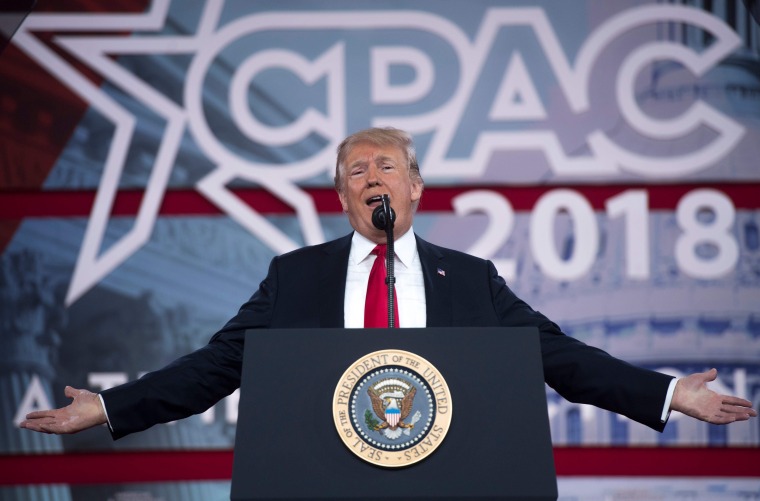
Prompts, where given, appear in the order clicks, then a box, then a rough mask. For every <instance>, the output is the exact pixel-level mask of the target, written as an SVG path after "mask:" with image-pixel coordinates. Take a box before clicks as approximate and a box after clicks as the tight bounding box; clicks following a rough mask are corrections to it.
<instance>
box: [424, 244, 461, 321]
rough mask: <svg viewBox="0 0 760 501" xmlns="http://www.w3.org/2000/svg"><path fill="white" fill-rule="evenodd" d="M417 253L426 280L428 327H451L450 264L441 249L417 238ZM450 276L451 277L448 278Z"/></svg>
mask: <svg viewBox="0 0 760 501" xmlns="http://www.w3.org/2000/svg"><path fill="white" fill-rule="evenodd" d="M415 237H416V238H417V252H418V253H419V256H420V263H421V264H422V276H423V277H424V280H425V304H426V308H425V309H426V312H427V326H428V327H449V326H451V311H452V304H451V278H450V274H449V269H448V263H447V261H446V259H445V258H444V256H443V253H441V251H440V249H439V248H438V247H436V246H435V245H433V244H430V243H428V242H426V241H424V240H422V239H421V238H420V237H417V236H416V235H415ZM447 275H449V276H447Z"/></svg>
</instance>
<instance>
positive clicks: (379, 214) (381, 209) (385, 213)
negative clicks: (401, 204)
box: [372, 195, 396, 230]
mask: <svg viewBox="0 0 760 501" xmlns="http://www.w3.org/2000/svg"><path fill="white" fill-rule="evenodd" d="M381 198H382V203H381V204H380V205H378V206H377V207H375V210H374V211H372V224H374V225H375V228H377V229H378V230H387V229H388V228H387V226H388V221H389V220H390V222H391V224H390V229H393V223H394V222H396V211H394V210H393V207H391V199H390V197H389V196H388V195H382V197H381ZM389 215H390V217H389Z"/></svg>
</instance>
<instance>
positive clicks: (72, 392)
mask: <svg viewBox="0 0 760 501" xmlns="http://www.w3.org/2000/svg"><path fill="white" fill-rule="evenodd" d="M82 391H84V390H78V389H76V388H74V387H72V386H67V387H66V388H64V389H63V394H64V395H66V396H67V397H69V398H75V397H77V396H78V395H79V394H81V393H82Z"/></svg>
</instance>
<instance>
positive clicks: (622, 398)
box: [102, 235, 671, 438]
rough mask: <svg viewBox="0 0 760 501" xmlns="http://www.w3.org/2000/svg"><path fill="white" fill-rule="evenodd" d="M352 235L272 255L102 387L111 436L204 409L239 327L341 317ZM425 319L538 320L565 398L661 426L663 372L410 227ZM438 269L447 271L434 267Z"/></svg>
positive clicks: (547, 363) (237, 372)
mask: <svg viewBox="0 0 760 501" xmlns="http://www.w3.org/2000/svg"><path fill="white" fill-rule="evenodd" d="M350 248H351V235H347V236H345V237H343V238H340V239H338V240H334V241H331V242H327V243H325V244H321V245H316V246H312V247H305V248H302V249H299V250H296V251H293V252H291V253H288V254H285V255H282V256H279V257H276V258H274V259H273V260H272V263H271V264H270V267H269V273H268V274H267V277H266V278H265V279H264V281H263V282H261V285H260V286H259V289H258V291H256V293H254V294H253V296H252V297H251V299H250V300H249V301H248V302H247V303H245V304H244V305H243V306H242V307H241V308H240V311H239V312H238V314H237V315H236V316H235V317H234V318H233V319H232V320H230V321H229V322H228V323H227V325H225V326H224V327H223V328H222V329H221V330H220V331H219V332H217V333H216V334H215V335H214V336H213V337H212V338H211V341H209V343H208V345H206V346H205V347H203V348H201V349H200V350H198V351H195V352H193V353H191V354H190V355H187V356H185V357H182V358H180V359H178V360H177V361H175V362H173V363H172V364H170V365H169V366H167V367H165V368H164V369H161V370H158V371H155V372H152V373H150V374H146V375H145V376H143V377H142V378H141V379H139V380H137V381H134V382H131V383H127V384H125V385H122V386H119V387H117V388H113V389H110V390H106V391H104V392H103V393H102V396H103V399H104V401H105V404H106V409H107V412H108V417H109V421H110V423H111V426H112V434H113V437H114V438H120V437H122V436H124V435H127V434H129V433H133V432H136V431H141V430H144V429H146V428H149V427H150V426H153V425H154V424H157V423H162V422H167V421H173V420H176V419H180V418H183V417H187V416H189V415H192V414H197V413H199V412H203V411H205V410H206V409H208V408H209V407H210V406H212V405H213V404H215V403H216V402H217V401H219V400H220V399H222V398H223V397H225V396H227V395H229V394H230V393H232V392H233V391H234V390H235V389H236V388H238V386H239V384H240V376H241V368H242V358H243V341H244V340H243V338H244V333H245V330H246V329H255V328H301V327H308V328H319V327H343V300H344V292H345V283H346V273H347V269H348V254H349V251H350ZM417 248H418V250H419V256H420V261H421V263H422V272H423V275H424V281H425V296H426V302H427V325H428V327H452V326H457V327H498V326H503V327H513V326H514V327H517V326H536V327H538V329H539V332H540V339H541V352H542V359H543V364H544V379H545V381H546V382H547V383H548V384H549V386H551V387H552V388H554V389H555V390H556V391H557V392H558V393H559V394H560V395H562V396H563V397H564V398H566V399H568V400H570V401H572V402H582V403H589V404H593V405H595V406H598V407H601V408H604V409H607V410H610V411H613V412H617V413H620V414H623V415H626V416H628V417H630V418H631V419H633V420H635V421H638V422H641V423H643V424H645V425H647V426H650V427H652V428H654V429H657V430H659V431H661V430H662V429H663V427H664V425H663V424H662V423H661V422H660V414H661V412H662V407H663V404H664V401H665V394H666V393H667V388H668V384H669V383H670V380H671V378H670V377H669V376H666V375H663V374H659V373H657V372H653V371H649V370H645V369H641V368H638V367H635V366H633V365H630V364H628V363H626V362H623V361H621V360H618V359H616V358H614V357H611V356H610V355H608V354H607V353H605V352H603V351H601V350H599V349H596V348H593V347H591V346H588V345H585V344H583V343H581V342H580V341H578V340H576V339H573V338H571V337H569V336H566V335H564V334H563V333H562V332H561V331H560V329H559V327H558V326H557V325H556V324H554V323H553V322H551V321H550V320H549V319H547V318H546V317H545V316H543V315H542V314H540V313H538V312H536V311H534V310H533V309H532V308H531V307H530V306H528V305H527V304H526V303H525V302H523V301H522V300H520V299H519V298H518V297H517V296H515V294H514V293H513V292H512V291H511V290H510V289H509V287H507V285H506V283H505V282H504V280H503V279H502V278H501V277H499V276H498V274H497V272H496V269H495V268H494V266H493V264H492V263H491V262H490V261H485V260H482V259H479V258H475V257H473V256H470V255H468V254H464V253H461V252H457V251H453V250H450V249H445V248H442V247H438V246H436V245H433V244H430V243H428V242H425V241H424V240H422V239H420V238H419V237H417ZM439 268H440V269H442V270H444V271H445V272H446V273H445V276H443V275H441V274H439V273H438V272H437V270H438V269H439Z"/></svg>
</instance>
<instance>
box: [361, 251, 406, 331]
mask: <svg viewBox="0 0 760 501" xmlns="http://www.w3.org/2000/svg"><path fill="white" fill-rule="evenodd" d="M385 247H386V246H385V245H378V246H377V247H375V248H374V249H372V254H375V255H376V256H377V257H376V258H375V262H374V263H372V270H371V271H370V272H369V282H367V300H366V301H365V303H364V327H365V328H366V327H381V328H388V286H387V285H386V284H385V278H386V270H385V252H386V250H385ZM393 325H395V326H396V327H398V302H397V300H396V288H395V287H394V288H393Z"/></svg>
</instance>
